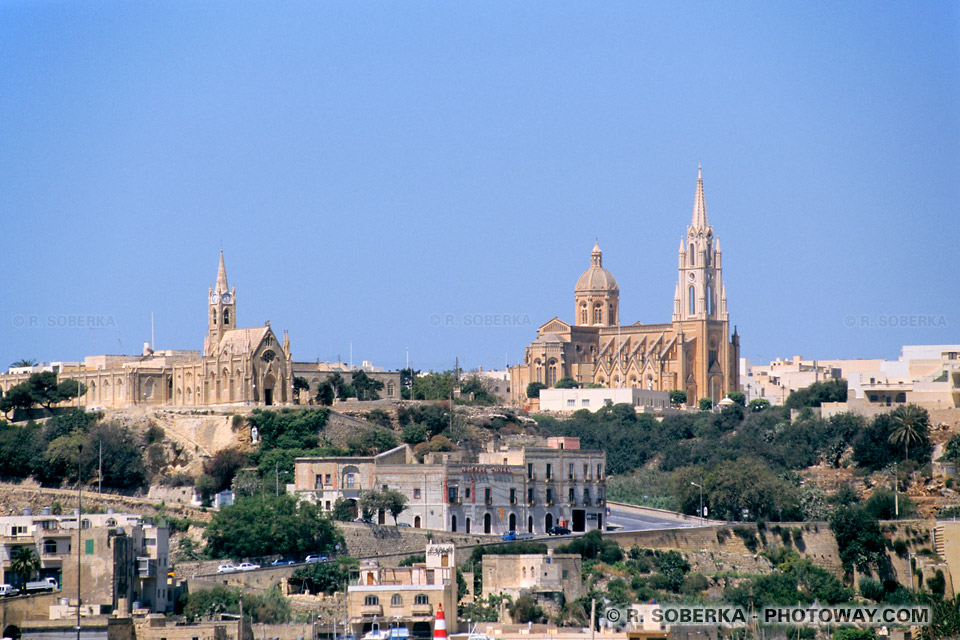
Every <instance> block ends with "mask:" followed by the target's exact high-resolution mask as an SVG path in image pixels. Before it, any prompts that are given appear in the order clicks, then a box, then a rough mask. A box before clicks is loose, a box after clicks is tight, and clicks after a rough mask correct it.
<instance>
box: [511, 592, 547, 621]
mask: <svg viewBox="0 0 960 640" xmlns="http://www.w3.org/2000/svg"><path fill="white" fill-rule="evenodd" d="M510 617H511V618H513V622H514V623H516V624H526V623H528V622H532V623H534V624H539V623H541V622H545V621H546V619H547V618H546V616H545V615H544V613H543V609H542V608H541V607H540V605H538V604H537V602H536V600H534V599H533V596H531V595H529V594H524V595H522V596H520V597H519V598H517V599H516V600H515V601H514V602H513V604H512V605H510Z"/></svg>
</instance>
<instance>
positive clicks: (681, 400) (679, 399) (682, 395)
mask: <svg viewBox="0 0 960 640" xmlns="http://www.w3.org/2000/svg"><path fill="white" fill-rule="evenodd" d="M670 404H672V405H674V406H680V405H682V404H687V392H686V391H684V390H683V389H671V390H670Z"/></svg>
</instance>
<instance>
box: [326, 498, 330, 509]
mask: <svg viewBox="0 0 960 640" xmlns="http://www.w3.org/2000/svg"><path fill="white" fill-rule="evenodd" d="M327 511H330V501H329V500H327Z"/></svg>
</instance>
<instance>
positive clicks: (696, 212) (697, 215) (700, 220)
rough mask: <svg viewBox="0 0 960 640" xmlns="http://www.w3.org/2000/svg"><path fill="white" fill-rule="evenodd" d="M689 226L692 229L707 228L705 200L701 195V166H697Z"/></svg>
mask: <svg viewBox="0 0 960 640" xmlns="http://www.w3.org/2000/svg"><path fill="white" fill-rule="evenodd" d="M690 226H691V227H692V228H694V229H706V228H707V226H708V225H707V202H706V199H705V198H704V197H703V167H702V166H698V167H697V196H696V198H695V199H694V201H693V220H692V221H691V223H690Z"/></svg>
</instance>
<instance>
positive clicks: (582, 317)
mask: <svg viewBox="0 0 960 640" xmlns="http://www.w3.org/2000/svg"><path fill="white" fill-rule="evenodd" d="M580 324H587V305H583V307H582V308H581V309H580Z"/></svg>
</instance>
